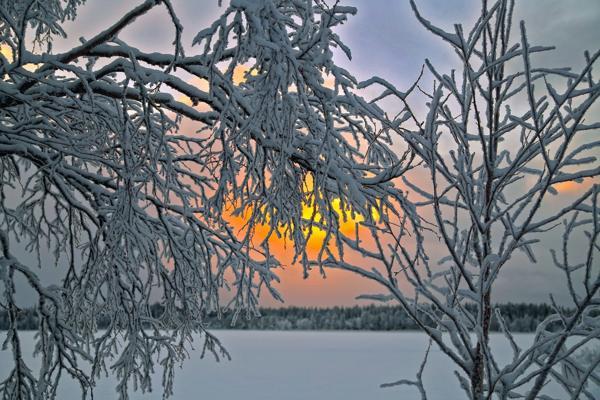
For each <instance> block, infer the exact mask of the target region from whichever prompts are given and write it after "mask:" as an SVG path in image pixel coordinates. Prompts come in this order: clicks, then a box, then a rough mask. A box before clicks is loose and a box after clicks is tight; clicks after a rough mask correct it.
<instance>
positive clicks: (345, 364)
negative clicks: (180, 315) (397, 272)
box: [0, 330, 552, 400]
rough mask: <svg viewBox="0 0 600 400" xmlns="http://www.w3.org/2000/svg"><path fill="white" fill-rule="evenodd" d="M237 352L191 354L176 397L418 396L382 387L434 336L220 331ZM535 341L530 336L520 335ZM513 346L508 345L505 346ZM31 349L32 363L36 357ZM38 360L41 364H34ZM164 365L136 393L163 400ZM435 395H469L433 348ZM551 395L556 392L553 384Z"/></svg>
mask: <svg viewBox="0 0 600 400" xmlns="http://www.w3.org/2000/svg"><path fill="white" fill-rule="evenodd" d="M215 333H216V334H217V336H218V337H219V338H220V339H221V340H222V342H223V343H224V344H225V345H226V346H227V349H228V350H229V352H230V353H231V355H232V360H231V361H221V362H218V363H217V362H215V360H214V358H212V357H207V358H205V359H204V360H202V359H200V358H199V357H200V350H197V351H196V352H194V353H192V354H191V359H189V360H187V361H186V362H185V363H184V365H183V369H180V370H178V371H177V374H176V376H175V390H174V396H173V399H176V400H180V399H181V400H187V399H210V400H237V399H242V398H243V399H260V400H307V399H310V400H317V399H344V400H359V399H360V400H384V399H385V400H387V399H390V400H391V399H395V400H399V399H418V398H419V394H418V393H417V391H416V390H415V389H414V388H411V387H403V386H400V387H392V388H386V389H381V388H379V385H380V384H381V383H385V382H392V381H396V380H399V379H402V378H407V379H414V375H415V373H416V371H417V369H418V368H419V365H420V363H421V360H422V357H423V354H424V351H425V349H426V347H427V338H426V337H425V335H424V334H422V333H419V332H407V331H404V332H347V331H346V332H340V331H335V332H313V331H241V330H224V331H215ZM22 337H23V344H24V348H26V349H27V347H26V346H29V347H28V349H29V350H31V351H32V349H33V346H32V344H33V332H24V333H22ZM516 339H517V341H518V342H519V344H520V345H526V344H527V345H529V344H530V343H531V341H532V339H533V335H531V334H523V335H517V336H516ZM492 344H493V346H494V347H495V348H497V349H498V350H499V352H498V353H497V354H502V355H505V357H506V360H500V361H508V358H509V357H510V354H511V353H510V348H509V346H508V345H507V343H506V342H505V341H504V339H503V338H502V336H500V335H497V334H494V335H492ZM504 349H506V351H503V350H504ZM31 351H27V361H28V362H30V361H31V359H32V354H31ZM11 361H12V360H11V357H10V354H9V353H8V352H6V351H3V352H0V376H5V375H6V374H7V372H8V368H9V365H10V364H9V363H10V362H11ZM32 366H36V365H32ZM159 379H160V370H158V371H157V373H156V374H155V381H154V382H153V387H154V390H155V391H154V392H153V393H151V394H145V395H144V394H141V393H135V394H133V395H132V396H131V398H132V399H156V400H158V399H161V398H162V391H161V386H160V380H159ZM423 379H424V381H425V387H426V388H427V389H428V393H427V394H428V396H429V398H430V399H432V400H436V399H439V400H452V399H464V398H465V396H464V393H462V392H461V389H460V388H459V387H458V384H457V380H456V378H455V377H454V374H453V369H452V364H451V363H450V362H449V361H448V359H447V358H446V357H445V356H444V355H443V354H442V353H441V352H440V351H439V350H438V349H436V348H435V347H432V348H431V352H430V355H429V362H428V364H427V367H426V368H425V373H424V378H423ZM114 384H115V380H113V379H111V378H106V379H102V380H101V381H100V382H99V383H98V385H97V387H96V390H95V391H94V397H95V398H96V399H113V398H116V393H115V391H114ZM78 393H79V388H78V386H77V384H76V383H75V382H74V381H72V380H70V379H68V378H66V377H65V379H64V380H63V381H62V386H61V387H60V388H59V394H58V398H59V399H77V398H79V396H78ZM546 393H548V394H552V390H551V388H548V389H547V391H546Z"/></svg>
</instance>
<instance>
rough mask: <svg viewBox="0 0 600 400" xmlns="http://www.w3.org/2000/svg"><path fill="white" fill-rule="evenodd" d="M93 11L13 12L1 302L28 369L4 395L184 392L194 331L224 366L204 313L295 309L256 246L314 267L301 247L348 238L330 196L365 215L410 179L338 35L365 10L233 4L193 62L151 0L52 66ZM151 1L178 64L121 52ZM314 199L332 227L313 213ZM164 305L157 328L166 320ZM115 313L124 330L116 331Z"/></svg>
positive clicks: (14, 7)
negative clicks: (23, 325)
mask: <svg viewBox="0 0 600 400" xmlns="http://www.w3.org/2000/svg"><path fill="white" fill-rule="evenodd" d="M82 3H83V1H82V0H39V1H29V0H18V1H14V0H2V1H0V14H1V20H0V45H1V46H2V50H3V51H2V56H1V57H0V60H1V65H0V76H2V81H0V120H1V122H0V177H1V190H0V195H1V197H0V245H1V246H0V249H1V250H0V279H1V281H2V290H3V298H2V301H1V306H2V307H4V308H5V309H6V310H7V311H8V315H9V317H10V318H9V319H10V328H9V330H8V332H7V336H6V339H5V341H4V346H5V348H9V349H10V351H11V352H12V356H13V360H14V368H13V369H12V370H11V371H10V372H9V374H8V376H7V377H5V378H4V379H3V380H2V382H0V393H1V394H2V398H3V399H11V400H12V399H48V398H55V397H56V390H57V384H58V382H59V380H60V378H61V376H63V375H65V374H68V375H70V376H71V377H73V378H74V379H76V380H77V381H78V382H79V383H80V385H81V388H82V393H83V397H86V395H87V394H88V393H89V392H90V390H91V389H92V388H93V386H94V380H95V379H96V378H97V377H99V376H100V375H101V374H102V373H104V372H111V373H114V374H116V375H117V377H118V379H119V381H118V382H119V383H118V387H117V390H118V393H119V397H120V398H122V399H125V398H127V396H128V389H129V386H128V385H129V383H131V382H133V384H134V388H139V389H141V390H142V391H147V390H150V389H151V373H152V371H153V369H154V367H155V365H156V364H159V365H160V366H161V367H162V369H163V371H164V372H163V382H162V384H163V386H164V390H165V394H166V395H167V396H168V395H169V394H171V393H172V387H173V370H174V366H175V365H176V363H178V362H180V361H181V360H182V359H183V358H185V356H186V354H187V349H188V348H189V343H190V342H191V341H192V339H193V335H195V334H202V335H203V337H204V349H205V350H206V351H209V352H212V353H214V354H215V356H220V355H221V354H222V355H225V356H227V353H226V352H225V350H224V349H223V348H222V347H221V345H220V343H219V341H218V340H217V339H216V338H215V337H213V336H212V335H211V334H210V333H208V332H207V331H206V327H205V326H204V324H203V316H204V315H205V314H206V313H207V312H221V310H222V307H223V305H230V306H231V307H232V308H234V310H235V312H236V313H239V312H240V311H241V310H247V311H248V312H249V313H250V314H253V313H257V309H256V304H257V296H258V294H259V293H260V291H261V289H263V290H267V291H269V292H270V293H271V295H273V296H275V297H276V298H280V297H279V294H278V293H277V291H276V289H275V288H274V286H273V282H274V281H276V280H277V276H276V274H275V272H274V269H276V268H277V266H278V262H277V260H275V259H274V258H273V257H272V256H271V255H270V252H269V248H268V241H266V240H265V241H264V242H263V243H261V244H259V245H256V244H255V243H253V241H252V240H251V239H252V235H253V229H252V228H253V227H254V226H256V225H258V224H268V225H269V226H270V227H271V233H272V234H276V235H282V236H285V237H286V238H289V239H291V240H292V241H293V242H294V244H295V249H296V253H297V254H298V257H299V259H300V260H302V261H303V262H304V263H305V265H308V264H307V263H306V261H305V259H306V252H305V251H304V247H305V244H306V240H307V238H306V235H305V234H304V233H305V232H306V231H307V230H309V231H310V229H311V226H312V225H319V226H322V227H325V226H326V227H327V229H328V231H329V232H334V231H335V227H336V224H338V218H337V214H336V213H335V210H334V209H333V207H332V199H334V198H343V199H344V201H345V202H347V204H348V206H344V209H350V208H351V209H352V210H357V211H362V212H364V213H366V211H365V210H370V209H371V208H372V207H380V206H381V204H382V202H381V200H380V199H385V198H388V197H389V196H393V195H394V193H396V190H395V189H394V188H393V186H392V184H391V183H390V179H391V178H392V177H393V175H397V174H400V173H401V172H402V171H401V170H399V169H398V166H399V165H401V164H402V163H400V157H399V156H397V155H396V154H395V153H394V152H393V151H392V150H390V148H389V136H388V137H387V139H388V142H387V143H386V141H385V140H384V139H386V137H385V136H377V135H376V130H375V129H374V121H375V120H378V119H380V118H381V117H383V114H382V112H381V110H380V109H379V108H378V107H376V106H375V105H371V104H368V103H366V102H365V101H364V100H362V99H361V98H360V97H357V96H356V95H354V94H353V90H354V89H355V86H356V81H355V79H354V78H353V77H352V76H351V75H350V74H349V73H348V72H347V71H345V70H343V69H342V68H340V67H338V66H336V65H335V64H334V63H333V60H332V48H333V47H339V48H341V49H343V50H344V51H345V52H346V53H347V54H348V55H350V53H349V50H348V49H347V48H346V47H345V46H344V44H343V43H342V42H341V41H340V39H339V37H338V36H337V35H336V34H335V33H334V31H333V29H334V28H335V27H336V26H338V25H339V24H341V23H343V22H345V21H346V18H347V16H348V15H349V14H354V13H355V9H353V8H350V7H343V6H340V5H338V4H337V3H336V4H335V5H334V6H328V5H327V4H325V3H323V2H321V1H314V2H313V1H308V0H306V1H288V0H284V1H275V0H263V1H244V0H233V1H232V2H231V5H230V6H228V7H227V8H226V9H225V10H224V13H223V15H222V17H220V18H219V19H218V20H216V21H215V22H214V23H213V24H212V25H211V26H210V27H209V28H207V29H205V30H203V31H201V32H200V33H198V35H197V36H196V38H195V40H194V44H195V45H196V47H194V49H199V50H197V51H195V52H194V54H193V55H187V54H185V53H186V51H184V46H183V44H182V42H181V32H182V29H183V28H182V26H181V23H180V21H179V20H178V18H177V15H176V12H175V9H174V7H173V6H172V4H171V2H170V1H169V0H146V1H143V2H141V4H139V5H138V6H137V7H135V8H132V9H131V10H130V11H129V12H127V13H125V14H124V15H123V16H122V17H120V18H119V19H118V20H117V21H114V23H112V24H110V25H108V26H107V27H106V29H105V30H103V31H102V32H100V33H98V34H96V35H94V36H92V37H91V38H89V39H85V40H84V39H82V40H81V43H80V44H78V45H77V46H75V47H73V48H71V49H70V50H68V51H66V52H63V53H59V54H54V53H53V52H52V48H51V47H52V46H51V45H52V40H53V37H54V36H55V35H63V36H64V35H65V33H64V31H63V28H62V25H63V23H64V22H65V21H66V20H69V19H74V18H75V17H76V10H77V7H78V6H80V5H81V4H82ZM155 7H162V8H163V9H164V12H165V21H170V22H168V23H170V24H171V25H172V26H173V28H174V32H175V34H174V41H173V51H172V53H171V54H161V53H146V52H143V51H141V50H139V49H137V48H135V47H133V46H130V45H128V44H127V43H125V42H124V41H123V40H122V39H120V38H119V34H120V32H121V31H122V30H123V29H124V28H126V27H127V26H129V25H131V24H133V23H134V22H135V21H136V19H138V18H140V17H143V15H144V14H146V13H147V12H148V11H149V10H151V9H153V8H155ZM239 71H246V73H245V74H244V77H243V79H242V80H241V82H240V80H239V79H237V80H236V79H234V76H235V75H236V73H239ZM325 78H327V79H330V80H331V82H332V83H331V84H329V83H326V82H325ZM203 85H204V86H203ZM205 86H206V88H205V89H203V87H205ZM184 121H192V122H194V123H195V124H196V128H197V131H195V129H196V128H194V131H193V132H188V131H186V130H183V129H182V128H181V126H182V125H181V124H182V122H184ZM364 143H370V144H371V147H370V150H369V154H368V155H365V154H363V151H362V148H363V147H364ZM361 146H362V147H361ZM389 168H392V169H393V170H394V173H393V174H390V173H389V172H387V171H388V169H389ZM307 176H310V178H311V179H312V182H313V185H312V190H310V191H309V190H306V182H307ZM227 204H233V205H235V207H236V208H237V209H236V212H238V213H241V212H244V211H247V210H251V214H252V215H251V217H250V218H249V220H248V229H246V230H244V232H243V234H241V235H240V233H239V232H238V231H237V230H235V229H233V227H232V226H230V224H228V223H227V222H226V221H225V219H224V218H223V209H224V207H226V205H227ZM305 204H312V205H313V206H314V207H315V215H316V214H317V213H318V214H319V215H320V217H319V218H315V217H314V216H313V218H310V219H306V218H302V207H303V206H304V205H305ZM331 235H333V233H331ZM15 242H18V243H19V246H15V245H14V243H15ZM15 249H17V250H15ZM18 249H21V250H18ZM23 249H24V251H27V252H30V253H33V254H36V255H37V259H38V266H36V265H28V264H27V263H26V262H25V261H23V259H22V258H23V257H22V254H21V253H20V252H22V251H23ZM53 263H54V264H56V265H57V266H58V267H59V268H58V269H56V271H57V273H63V274H64V275H63V276H61V279H60V280H58V279H57V281H59V282H60V283H59V284H54V285H49V284H47V283H45V282H44V281H43V280H41V279H40V278H39V273H38V271H37V267H39V268H48V267H49V266H51V265H52V264H53ZM21 278H24V279H25V281H26V282H27V284H28V285H29V286H31V288H33V290H34V291H35V293H36V298H35V302H36V310H37V314H38V316H39V320H40V323H39V327H38V336H37V343H36V353H37V354H38V356H39V357H40V359H41V367H40V369H39V371H37V373H36V372H34V371H33V370H31V369H30V367H29V366H28V365H27V364H26V363H25V361H24V358H23V352H24V351H25V349H23V346H22V343H21V339H20V335H19V332H18V331H17V328H16V321H17V319H18V314H19V305H18V303H17V300H16V291H17V290H19V289H18V287H17V285H16V282H17V280H18V279H21ZM227 288H228V289H231V290H230V292H229V293H230V294H223V293H224V292H223V290H224V289H227ZM221 297H224V300H222V299H221ZM157 300H158V301H159V302H160V304H162V305H163V310H164V312H162V313H161V314H160V315H156V314H155V313H152V312H151V310H150V303H151V302H154V301H157ZM99 318H103V319H106V320H108V321H109V325H108V328H107V329H106V330H105V331H103V332H101V333H98V332H97V322H98V319H99Z"/></svg>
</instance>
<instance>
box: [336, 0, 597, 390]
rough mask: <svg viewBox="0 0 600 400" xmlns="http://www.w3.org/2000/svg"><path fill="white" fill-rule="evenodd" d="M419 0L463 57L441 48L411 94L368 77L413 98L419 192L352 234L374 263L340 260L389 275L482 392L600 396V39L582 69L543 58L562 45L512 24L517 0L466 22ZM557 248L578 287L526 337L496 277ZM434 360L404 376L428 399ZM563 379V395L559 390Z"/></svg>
mask: <svg viewBox="0 0 600 400" xmlns="http://www.w3.org/2000/svg"><path fill="white" fill-rule="evenodd" d="M411 5H412V8H413V10H414V12H415V15H416V17H417V19H418V20H419V21H420V22H421V24H422V25H423V26H424V27H425V28H426V29H428V30H429V31H430V32H431V33H432V34H434V35H435V36H437V37H439V38H440V39H441V40H443V41H445V42H446V43H447V44H448V45H449V46H450V47H451V48H452V50H453V51H454V53H455V54H456V56H457V57H458V65H459V68H458V69H456V70H452V71H444V70H443V69H440V68H438V67H436V66H434V65H432V63H431V62H429V61H428V60H427V61H426V62H425V67H424V73H425V74H428V76H429V77H431V81H433V82H434V83H433V88H432V89H431V90H430V91H427V90H426V88H425V87H423V83H422V81H423V79H422V78H420V79H419V81H421V82H419V81H418V82H416V83H415V85H414V86H412V87H411V88H409V89H408V90H407V91H406V92H401V91H400V90H398V89H396V88H395V87H394V86H393V85H391V84H390V83H388V82H387V81H385V80H384V79H382V78H373V79H370V80H368V81H366V82H363V83H361V84H360V86H361V87H365V88H366V87H376V86H380V87H381V86H382V87H383V88H384V91H383V92H382V94H381V96H379V97H378V98H376V99H374V100H373V102H374V103H376V104H377V103H378V102H379V101H381V100H382V99H386V101H389V100H390V98H393V99H395V101H396V102H397V104H400V108H399V109H397V110H395V114H396V113H397V114H396V116H395V117H390V118H389V120H388V122H387V123H386V124H385V126H384V128H385V133H386V134H390V135H392V136H393V138H394V141H395V143H396V144H397V145H398V146H400V145H401V143H404V145H406V146H407V148H408V149H409V150H410V151H412V152H414V154H415V159H414V161H413V164H414V165H418V168H416V169H415V170H414V171H411V172H410V173H407V174H405V175H404V176H403V177H402V179H400V180H398V182H397V187H398V188H401V193H402V196H404V198H405V201H404V203H402V204H397V205H396V207H395V210H396V212H395V213H392V212H388V213H387V214H382V215H381V216H380V221H379V223H378V224H376V225H372V224H371V225H366V224H365V227H366V228H368V230H365V229H363V230H362V231H361V232H362V236H361V237H360V239H359V238H358V237H357V238H353V237H345V238H343V242H344V245H345V247H347V248H348V249H352V250H353V251H355V252H358V253H360V254H361V255H362V256H363V257H364V258H363V260H364V261H362V263H360V264H359V263H358V262H354V263H353V262H352V259H350V258H348V257H346V258H342V257H336V258H334V257H331V258H330V259H328V260H326V261H325V264H326V266H328V267H331V268H341V269H344V270H348V271H353V272H355V273H357V274H359V275H361V276H363V277H365V278H367V279H370V280H373V281H375V282H377V283H379V284H380V285H381V286H382V287H383V288H384V289H385V290H384V292H383V293H382V294H376V295H368V296H365V297H367V298H371V299H377V300H383V301H396V302H398V303H400V304H401V305H402V306H403V308H404V309H405V310H406V311H407V312H408V313H409V314H410V316H411V318H412V319H413V320H414V321H415V322H416V323H417V324H418V325H419V326H420V328H421V329H422V330H423V331H424V332H425V333H426V334H427V335H428V336H429V337H430V339H431V341H432V342H434V343H435V345H437V346H438V347H439V348H440V349H441V350H442V351H443V352H444V353H445V354H446V355H447V356H448V357H449V358H450V359H451V360H452V361H453V362H454V364H455V365H456V367H457V369H456V372H455V374H456V377H457V379H458V383H459V384H460V386H461V387H462V388H463V389H464V391H465V393H466V397H467V398H470V399H477V400H480V399H492V398H498V399H507V398H525V399H528V400H533V399H542V398H544V399H551V398H552V399H554V398H571V399H579V398H588V399H593V398H594V394H593V392H592V391H591V390H590V387H591V386H592V385H599V384H600V374H599V369H598V368H597V366H598V365H599V364H600V357H598V355H597V354H594V353H592V355H591V356H590V357H591V358H593V359H592V360H591V361H590V360H588V362H586V363H582V362H580V358H581V357H579V356H578V353H579V351H580V350H581V349H583V348H586V347H588V346H591V345H593V344H594V342H596V343H597V342H598V339H599V338H600V295H599V290H600V262H599V254H598V253H599V250H600V243H599V240H600V239H599V233H600V196H599V194H600V185H599V184H598V175H599V174H600V164H599V162H598V151H599V148H600V142H599V141H598V131H599V129H600V122H599V120H598V102H597V100H598V97H599V96H600V83H598V81H597V80H595V79H594V77H593V73H592V72H593V71H592V69H593V67H594V66H596V67H597V66H598V58H599V57H600V51H596V52H594V53H587V52H586V53H585V54H584V55H582V59H583V61H584V67H583V68H582V69H581V71H578V72H574V71H572V70H571V69H568V68H551V67H548V66H545V65H542V66H538V65H536V62H535V56H536V55H537V54H538V53H540V52H546V51H551V50H552V48H551V47H544V46H535V45H533V44H531V43H530V42H529V40H528V36H527V32H526V27H525V25H524V24H523V23H522V22H521V24H520V25H514V26H513V23H512V20H513V10H514V1H511V0H498V1H495V2H488V1H485V0H484V1H482V7H481V15H480V16H479V18H478V19H477V21H476V22H475V24H474V25H473V26H472V28H470V29H469V30H466V29H465V28H464V27H463V26H462V25H458V24H457V25H454V30H453V31H452V32H447V31H445V30H444V29H442V28H439V27H437V26H435V25H433V24H432V23H431V22H429V21H428V20H427V19H426V18H425V17H423V16H422V15H421V14H420V13H419V10H418V8H417V7H416V5H415V3H414V2H411ZM422 99H425V101H423V100H422ZM424 103H425V104H424ZM408 161H410V159H407V162H406V163H405V164H404V167H403V168H404V169H408V167H409V163H408ZM403 168H400V169H403ZM409 200H410V201H409ZM369 235H371V237H372V238H371V239H369V237H368V236H369ZM557 238H558V240H557ZM371 241H374V245H373V246H370V245H368V244H369V243H370V242H371ZM557 243H558V244H557ZM574 249H578V250H574ZM582 249H583V250H582ZM440 253H443V254H441V255H440V256H439V258H438V257H436V256H434V255H438V254H440ZM544 253H549V254H550V256H551V258H550V257H549V259H551V260H553V263H554V266H553V265H551V264H550V265H546V266H545V267H546V268H554V267H556V268H558V269H560V270H561V271H562V272H563V273H564V286H565V291H566V292H567V293H568V296H569V297H570V300H569V303H567V304H565V303H563V304H558V303H557V302H555V301H554V298H553V297H552V296H551V295H550V299H551V301H552V303H553V304H554V311H555V312H554V314H553V315H551V316H549V317H548V318H546V319H545V320H544V321H543V322H542V323H540V324H539V326H538V327H537V330H536V333H535V341H534V343H533V344H532V345H531V346H529V347H527V348H521V347H519V345H518V344H517V342H516V341H515V339H514V338H513V336H512V335H511V332H510V331H509V329H508V328H507V327H506V325H505V324H504V323H503V317H502V314H501V312H500V310H499V309H495V307H494V295H495V288H496V287H497V286H498V283H499V281H500V280H501V279H502V278H503V277H504V276H505V273H506V269H507V268H509V267H510V268H513V269H514V263H521V264H522V265H523V267H525V266H526V265H527V264H528V263H535V262H537V261H538V259H539V258H540V257H543V255H544ZM354 260H356V258H354ZM511 263H512V264H513V266H512V267H511V266H510V265H511ZM366 266H368V267H366ZM371 266H375V267H374V268H371ZM531 284H532V285H536V286H538V287H539V286H541V287H543V286H544V284H545V283H544V282H543V281H536V282H531ZM493 321H497V322H498V323H499V324H500V326H501V327H502V328H503V332H504V335H505V337H506V340H507V341H508V342H509V343H510V344H511V346H512V357H511V358H510V361H509V362H507V363H502V362H501V361H499V358H500V359H501V358H502V357H498V354H497V352H496V350H495V349H493V348H491V347H490V341H489V338H490V335H489V333H490V325H491V323H492V322H493ZM426 360H427V357H425V361H424V362H423V364H422V365H421V368H420V370H419V373H418V374H417V379H416V380H401V381H399V382H396V383H392V384H390V385H395V384H408V385H414V386H416V387H417V388H418V390H419V392H420V394H421V397H422V398H423V399H426V398H427V392H426V388H425V387H424V385H423V381H422V372H423V368H425V366H426ZM548 381H552V382H554V385H555V387H556V386H558V387H560V388H562V390H563V393H562V394H556V393H551V392H546V393H545V392H544V388H545V385H546V383H547V382H548Z"/></svg>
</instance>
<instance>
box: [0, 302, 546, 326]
mask: <svg viewBox="0 0 600 400" xmlns="http://www.w3.org/2000/svg"><path fill="white" fill-rule="evenodd" d="M497 307H498V308H499V309H500V312H501V314H502V316H503V318H504V320H505V323H506V325H507V326H508V328H509V329H510V331H511V332H533V331H535V328H536V327H537V326H538V324H539V323H540V322H541V321H542V320H544V318H546V317H547V316H548V315H549V314H551V313H553V309H552V308H551V307H550V306H549V305H546V304H525V303H521V304H512V303H509V304H501V305H497ZM152 313H153V314H154V315H160V314H161V309H160V306H159V305H158V304H156V305H154V306H152ZM260 314H261V316H260V317H257V318H250V319H247V318H245V315H244V313H241V314H240V315H239V316H238V318H237V320H236V321H235V324H232V319H233V314H232V313H227V314H224V315H222V317H221V318H218V317H217V316H216V315H209V316H208V317H206V318H205V322H206V326H207V327H208V328H209V329H252V330H368V331H399V330H412V329H418V327H417V326H416V325H415V323H414V322H413V321H412V320H411V319H410V318H409V316H408V315H407V313H406V312H405V311H404V310H402V309H401V308H400V307H399V306H379V305H369V306H354V307H332V308H305V307H286V308H262V309H261V310H260ZM107 324H108V321H107V320H105V319H103V318H102V316H100V317H99V319H98V327H99V328H100V329H102V328H105V327H106V326H107ZM7 327H8V314H7V312H6V311H5V310H0V330H6V329H7ZM37 327H38V315H37V314H36V312H35V311H34V310H32V309H24V310H22V311H21V313H20V314H19V317H18V328H19V329H22V330H33V329H37ZM492 330H493V331H499V330H500V326H499V324H498V321H497V319H496V318H495V317H494V318H493V321H492Z"/></svg>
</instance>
